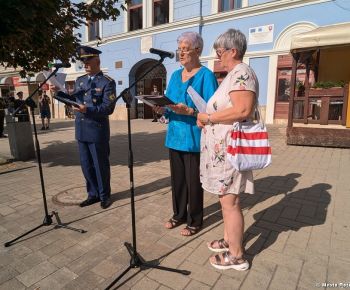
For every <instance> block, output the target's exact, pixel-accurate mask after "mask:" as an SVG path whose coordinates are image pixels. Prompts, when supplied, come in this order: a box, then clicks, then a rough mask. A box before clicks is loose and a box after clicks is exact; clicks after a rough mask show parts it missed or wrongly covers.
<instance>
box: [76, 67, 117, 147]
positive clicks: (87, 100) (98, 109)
mask: <svg viewBox="0 0 350 290" xmlns="http://www.w3.org/2000/svg"><path fill="white" fill-rule="evenodd" d="M72 97H73V98H74V100H75V101H76V102H78V103H79V104H84V105H86V106H87V108H86V113H80V112H76V114H75V116H76V117H75V137H76V139H77V140H78V141H81V142H93V143H96V142H106V141H108V140H109V137H110V129H109V119H108V116H109V115H110V114H112V113H113V111H114V108H115V103H116V85H115V81H114V80H113V79H112V78H110V77H109V76H107V75H104V74H103V73H102V72H99V73H98V74H96V75H95V76H94V77H92V79H90V77H89V76H88V75H83V76H81V77H79V78H77V80H76V82H75V88H74V93H73V94H72V96H71V99H72Z"/></svg>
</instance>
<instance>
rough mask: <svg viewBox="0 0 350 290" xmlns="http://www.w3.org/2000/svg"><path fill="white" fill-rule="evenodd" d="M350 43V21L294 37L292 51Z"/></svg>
mask: <svg viewBox="0 0 350 290" xmlns="http://www.w3.org/2000/svg"><path fill="white" fill-rule="evenodd" d="M337 45H338V46H339V45H350V22H346V23H341V24H334V25H329V26H323V27H319V28H316V29H314V30H311V31H309V32H305V33H301V34H297V35H294V36H293V37H292V43H291V48H290V50H291V52H296V51H303V50H311V49H313V48H315V49H316V48H319V47H325V46H337Z"/></svg>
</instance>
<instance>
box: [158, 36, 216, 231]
mask: <svg viewBox="0 0 350 290" xmlns="http://www.w3.org/2000/svg"><path fill="white" fill-rule="evenodd" d="M177 43H178V49H177V54H178V56H179V60H180V63H181V65H182V66H183V67H182V68H180V69H179V70H176V71H175V72H174V73H173V74H172V76H171V78H170V82H169V84H168V87H167V91H166V95H167V97H168V98H169V99H171V100H172V101H173V102H174V103H175V104H176V105H171V106H169V107H168V108H167V109H166V112H165V115H166V117H167V118H168V119H169V124H168V130H167V134H166V140H165V146H166V147H168V148H169V159H170V171H171V185H172V201H173V216H172V217H171V218H170V219H169V220H168V221H167V222H166V223H165V227H166V228H167V229H172V228H175V227H177V226H179V225H181V224H183V223H186V224H187V225H186V227H184V228H183V229H182V230H181V232H180V234H181V235H183V236H191V235H193V234H196V233H197V232H198V231H199V230H200V229H201V227H202V223H203V189H202V186H201V183H200V179H199V163H200V153H199V151H200V135H201V130H200V128H198V127H197V125H196V119H197V111H196V109H195V108H196V107H195V105H194V104H193V102H192V100H191V98H190V96H189V95H188V93H187V89H188V87H189V86H192V87H193V89H194V90H195V91H196V92H197V93H198V94H199V95H200V96H201V97H202V98H203V99H204V100H205V101H206V102H207V101H208V100H209V98H210V97H211V96H212V95H213V94H214V92H215V90H216V89H217V86H218V85H217V81H216V78H215V76H214V74H213V73H212V72H211V71H210V70H209V69H208V68H206V67H204V66H202V65H201V63H200V61H199V57H200V55H201V53H202V49H203V39H202V37H201V36H200V35H199V34H198V33H196V32H184V33H182V34H181V35H180V36H179V38H178V39H177ZM155 110H156V112H157V113H164V109H162V108H159V107H157V108H155Z"/></svg>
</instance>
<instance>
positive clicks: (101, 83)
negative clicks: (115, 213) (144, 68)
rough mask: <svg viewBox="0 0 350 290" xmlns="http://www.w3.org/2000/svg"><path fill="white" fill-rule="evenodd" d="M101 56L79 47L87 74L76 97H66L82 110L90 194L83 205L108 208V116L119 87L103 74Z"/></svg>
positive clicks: (79, 126)
mask: <svg viewBox="0 0 350 290" xmlns="http://www.w3.org/2000/svg"><path fill="white" fill-rule="evenodd" d="M100 53H101V51H100V50H97V49H95V48H92V47H88V46H81V47H79V48H78V55H79V58H80V60H81V61H82V62H83V63H84V68H85V71H86V73H87V74H86V75H83V76H81V77H78V78H77V80H76V82H75V88H74V92H73V94H72V95H70V96H69V95H66V97H68V98H70V99H71V100H75V101H76V102H77V103H79V107H73V110H74V111H75V115H76V117H75V137H76V139H77V141H78V144H79V153H80V163H81V168H82V171H83V174H84V177H85V180H86V188H87V193H88V198H87V199H86V200H85V201H83V202H82V203H80V206H81V207H85V206H89V205H91V204H94V203H96V202H101V207H102V208H103V209H105V208H108V207H109V206H110V205H111V203H112V202H111V198H110V195H111V186H110V164H109V137H110V129H109V119H108V116H109V115H110V114H112V113H113V111H114V108H115V103H116V84H115V81H114V80H113V79H112V78H110V77H109V76H107V75H105V74H103V72H102V71H101V69H100V57H99V54H100ZM59 93H60V94H61V92H59ZM61 95H62V94H61Z"/></svg>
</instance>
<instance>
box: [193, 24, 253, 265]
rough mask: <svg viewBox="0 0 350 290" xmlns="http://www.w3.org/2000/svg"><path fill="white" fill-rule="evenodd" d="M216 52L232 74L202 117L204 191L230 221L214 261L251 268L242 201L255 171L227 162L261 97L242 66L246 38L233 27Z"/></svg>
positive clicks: (226, 221) (248, 70)
mask: <svg viewBox="0 0 350 290" xmlns="http://www.w3.org/2000/svg"><path fill="white" fill-rule="evenodd" d="M214 48H215V49H216V54H217V56H218V58H219V59H220V62H221V66H222V67H223V68H224V69H225V70H226V71H227V76H226V77H225V79H224V80H223V81H222V83H221V84H220V87H219V88H218V90H217V91H216V92H215V94H214V95H213V97H212V98H211V99H210V100H209V102H208V104H207V109H206V113H200V114H198V121H197V122H198V125H199V126H200V127H202V128H203V129H202V138H201V165H200V166H201V167H200V173H201V182H202V185H203V188H204V189H205V190H206V191H208V192H210V193H213V194H216V195H218V197H219V200H220V204H221V208H222V215H223V220H224V236H223V238H221V239H219V240H214V241H212V242H210V243H208V248H209V249H210V250H211V251H213V252H216V253H221V254H217V255H215V256H213V257H211V259H210V263H211V264H212V265H213V266H214V267H215V268H217V269H222V270H224V269H235V270H240V271H243V270H247V269H248V268H249V263H248V261H247V260H246V259H244V257H243V252H244V249H243V245H242V240H243V230H244V219H243V214H242V210H241V207H240V203H239V194H240V193H241V192H246V193H254V183H253V174H252V171H244V172H239V171H237V170H235V169H234V167H233V166H232V164H231V163H230V162H229V160H227V155H226V147H227V142H228V140H229V138H230V132H231V130H232V124H233V123H234V122H238V121H244V120H248V119H250V118H251V117H252V114H253V112H254V107H255V106H256V104H257V98H258V95H259V83H258V80H257V78H256V75H255V73H254V71H253V70H252V69H251V68H250V67H249V66H248V65H246V64H245V63H243V62H242V59H243V56H244V54H245V51H246V49H247V41H246V38H245V36H244V34H243V33H242V32H241V31H239V30H235V29H229V30H228V31H226V32H225V33H223V34H221V35H220V36H219V37H218V38H217V39H216V41H215V43H214Z"/></svg>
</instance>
